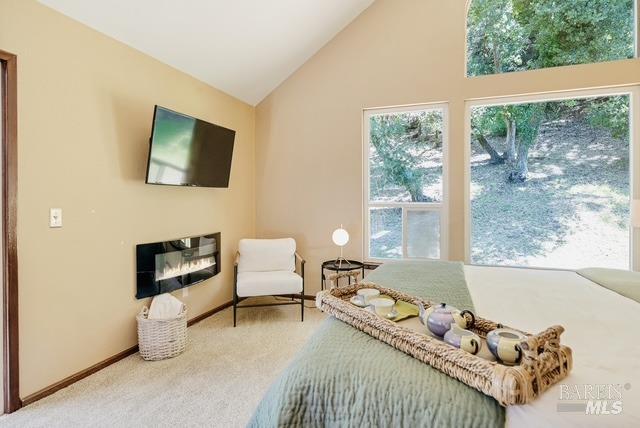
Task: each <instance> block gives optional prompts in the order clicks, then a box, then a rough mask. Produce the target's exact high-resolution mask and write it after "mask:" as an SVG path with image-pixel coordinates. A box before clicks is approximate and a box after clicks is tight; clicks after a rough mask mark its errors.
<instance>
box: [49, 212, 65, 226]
mask: <svg viewBox="0 0 640 428" xmlns="http://www.w3.org/2000/svg"><path fill="white" fill-rule="evenodd" d="M49 227H62V208H51V209H50V210H49Z"/></svg>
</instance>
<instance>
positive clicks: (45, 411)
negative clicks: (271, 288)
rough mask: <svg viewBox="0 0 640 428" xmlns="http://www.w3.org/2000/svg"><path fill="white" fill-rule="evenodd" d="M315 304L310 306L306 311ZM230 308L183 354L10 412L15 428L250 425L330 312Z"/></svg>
mask: <svg viewBox="0 0 640 428" xmlns="http://www.w3.org/2000/svg"><path fill="white" fill-rule="evenodd" d="M312 304H313V302H307V306H309V305H312ZM238 314H239V318H238V327H236V328H235V329H234V328H233V327H232V310H231V309H226V310H224V311H222V312H220V313H218V314H215V315H213V316H212V317H209V318H208V319H206V320H204V321H202V322H200V323H198V324H196V325H194V326H192V327H190V328H189V345H188V347H187V350H186V351H185V353H184V354H182V355H180V356H179V357H176V358H173V359H170V360H164V361H158V362H146V361H143V360H142V359H141V358H140V356H139V355H138V354H135V355H132V356H130V357H128V358H125V359H124V360H122V361H120V362H118V363H116V364H114V365H111V366H109V367H107V368H106V369H104V370H102V371H100V372H98V373H96V374H94V375H92V376H89V377H88V378H86V379H83V380H82V381H80V382H77V383H75V384H73V385H71V386H70V387H68V388H66V389H63V390H61V391H59V392H57V393H56V394H54V395H51V396H49V397H47V398H45V399H43V400H40V401H38V402H36V403H34V404H32V405H30V406H27V407H25V408H23V409H21V410H19V411H17V412H15V413H13V414H11V415H4V416H2V417H0V426H3V427H4V426H11V427H13V426H17V427H89V426H91V427H134V426H135V427H177V426H181V427H199V426H215V427H236V426H237V427H239V426H245V425H246V423H247V422H248V420H249V418H250V417H251V415H252V413H253V410H254V409H255V407H256V406H257V405H258V402H259V401H260V399H261V398H262V396H263V395H264V393H265V392H266V390H267V388H268V387H269V385H270V384H271V383H272V382H273V381H274V380H275V378H276V377H277V376H278V374H279V373H280V372H281V371H282V370H283V369H284V368H285V367H286V366H287V364H288V363H289V361H291V359H292V357H293V356H294V354H295V353H296V351H297V350H298V349H300V347H301V346H302V345H303V344H304V343H305V342H306V340H307V339H308V338H309V336H310V335H311V334H312V333H313V331H314V330H315V328H316V327H317V326H318V324H319V323H320V322H321V321H322V320H323V319H324V317H325V315H324V314H322V313H321V312H320V311H318V310H317V309H308V308H305V321H304V323H301V322H300V307H299V306H277V307H267V308H255V309H245V310H241V311H239V312H238Z"/></svg>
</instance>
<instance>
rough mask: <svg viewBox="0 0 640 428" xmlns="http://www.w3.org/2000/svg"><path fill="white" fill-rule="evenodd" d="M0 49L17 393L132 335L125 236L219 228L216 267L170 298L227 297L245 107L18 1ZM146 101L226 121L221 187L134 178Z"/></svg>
mask: <svg viewBox="0 0 640 428" xmlns="http://www.w3.org/2000/svg"><path fill="white" fill-rule="evenodd" d="M0 48H1V49H4V50H7V51H9V52H12V53H15V54H17V55H18V77H19V84H18V91H19V99H18V101H19V109H18V120H19V139H18V146H19V151H18V158H19V186H18V191H19V195H18V243H19V246H18V252H19V254H18V255H19V262H20V268H19V281H20V376H21V395H22V396H23V397H24V396H26V395H29V394H31V393H33V392H35V391H37V390H39V389H41V388H43V387H46V386H48V385H50V384H52V383H54V382H56V381H59V380H60V379H62V378H64V377H66V376H69V375H71V374H73V373H75V372H78V371H80V370H82V369H85V368H87V367H89V366H91V365H93V364H95V363H97V362H99V361H101V360H103V359H105V358H107V357H109V356H112V355H114V354H116V353H118V352H120V351H123V350H124V349H127V348H129V347H131V346H133V345H134V344H135V343H136V333H135V319H134V317H135V315H136V313H137V312H138V311H139V310H140V308H141V306H142V304H143V303H144V302H143V301H136V299H135V298H134V293H135V245H136V244H138V243H143V242H154V241H160V240H165V239H172V238H178V237H184V236H189V235H196V234H203V233H207V232H217V231H220V232H222V251H223V257H222V261H223V265H222V273H221V274H220V275H218V276H217V277H215V278H212V279H211V280H208V281H206V282H204V283H202V284H199V285H196V286H194V287H191V288H190V289H189V296H188V297H186V298H184V300H185V301H186V303H187V305H188V307H189V316H190V317H194V316H196V315H199V314H201V313H203V312H204V311H206V310H209V309H211V308H214V307H216V306H218V305H220V304H222V303H224V302H228V301H229V300H230V299H231V293H232V291H231V290H232V277H233V275H232V254H233V252H234V251H235V247H236V244H237V241H238V239H239V238H241V237H246V236H253V234H254V212H255V210H254V117H255V111H254V108H253V107H251V106H249V105H247V104H244V103H242V102H240V101H238V100H236V99H234V98H232V97H230V96H228V95H225V94H224V93H221V92H220V91H218V90H216V89H214V88H212V87H210V86H207V85H205V84H203V83H201V82H199V81H197V80H195V79H193V78H191V77H189V76H187V75H185V74H183V73H180V72H178V71H177V70H175V69H172V68H170V67H168V66H166V65H163V64H161V63H160V62H158V61H156V60H154V59H151V58H150V57H148V56H145V55H143V54H141V53H139V52H137V51H135V50H133V49H131V48H128V47H126V46H124V45H123V44H121V43H118V42H116V41H114V40H112V39H110V38H108V37H105V36H103V35H101V34H99V33H97V32H95V31H93V30H91V29H89V28H87V27H85V26H83V25H81V24H79V23H77V22H75V21H72V20H70V19H68V18H66V17H65V16H63V15H61V14H59V13H57V12H54V11H52V10H50V9H48V8H46V7H44V6H41V5H40V4H38V3H36V2H34V1H31V0H29V1H24V0H2V1H1V2H0ZM154 104H160V105H163V106H166V107H169V108H172V109H175V110H178V111H181V112H184V113H187V114H190V115H194V116H196V117H199V118H202V119H204V120H208V121H211V122H215V123H218V124H221V125H223V126H226V127H229V128H232V129H235V130H236V131H237V136H236V147H235V151H234V158H233V167H232V175H231V184H230V188H229V189H205V188H199V189H195V188H194V189H192V188H176V187H168V186H149V185H145V184H144V175H145V168H146V156H147V150H148V138H149V135H150V125H151V119H152V113H153V106H154ZM51 207H61V208H62V209H63V211H64V212H63V219H64V227H63V228H62V229H49V227H48V212H49V208H51ZM176 294H177V296H178V297H181V293H180V292H178V293H176Z"/></svg>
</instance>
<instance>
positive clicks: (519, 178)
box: [509, 142, 529, 183]
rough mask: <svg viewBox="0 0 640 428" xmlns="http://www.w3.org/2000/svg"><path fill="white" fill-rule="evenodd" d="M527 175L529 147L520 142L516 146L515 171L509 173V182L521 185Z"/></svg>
mask: <svg viewBox="0 0 640 428" xmlns="http://www.w3.org/2000/svg"><path fill="white" fill-rule="evenodd" d="M528 175H529V145H528V144H524V143H523V142H520V144H518V162H517V164H516V169H515V170H514V171H511V173H509V181H513V182H517V183H523V182H525V181H526V180H527V176H528Z"/></svg>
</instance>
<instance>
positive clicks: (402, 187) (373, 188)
mask: <svg viewBox="0 0 640 428" xmlns="http://www.w3.org/2000/svg"><path fill="white" fill-rule="evenodd" d="M364 123H365V156H364V157H365V234H364V235H365V254H366V256H367V258H368V259H370V260H375V259H401V258H433V259H438V258H441V257H442V256H443V253H444V250H443V248H444V247H443V246H442V243H443V242H446V240H445V236H444V230H445V229H446V228H445V227H444V225H443V220H444V219H445V218H446V217H445V213H444V211H445V210H444V207H446V203H445V197H446V195H445V186H444V180H443V177H444V174H443V166H444V165H446V162H445V158H446V138H447V137H446V135H447V131H446V123H447V110H446V106H444V105H430V106H419V107H411V108H401V109H384V110H368V111H366V112H365V114H364ZM445 256H446V255H445Z"/></svg>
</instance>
